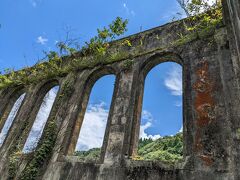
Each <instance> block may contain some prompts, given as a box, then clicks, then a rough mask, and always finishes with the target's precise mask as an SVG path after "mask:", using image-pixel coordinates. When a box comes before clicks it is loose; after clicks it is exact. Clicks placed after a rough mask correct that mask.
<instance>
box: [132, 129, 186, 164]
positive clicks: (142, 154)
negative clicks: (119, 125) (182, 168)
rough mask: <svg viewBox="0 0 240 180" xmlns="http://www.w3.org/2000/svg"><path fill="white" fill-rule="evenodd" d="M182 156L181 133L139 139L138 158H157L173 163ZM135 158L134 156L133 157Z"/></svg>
mask: <svg viewBox="0 0 240 180" xmlns="http://www.w3.org/2000/svg"><path fill="white" fill-rule="evenodd" d="M182 156H183V135H182V133H178V134H176V135H175V136H165V137H162V138H159V139H157V140H155V141H153V140H152V139H140V140H139V145H138V157H136V159H139V160H159V161H162V162H165V163H170V164H172V163H174V162H176V161H178V160H181V159H182ZM134 159H135V158H134Z"/></svg>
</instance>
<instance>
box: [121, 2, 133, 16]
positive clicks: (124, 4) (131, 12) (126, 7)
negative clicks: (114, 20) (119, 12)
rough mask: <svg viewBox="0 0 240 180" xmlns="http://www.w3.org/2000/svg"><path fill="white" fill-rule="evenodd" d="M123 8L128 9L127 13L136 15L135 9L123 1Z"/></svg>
mask: <svg viewBox="0 0 240 180" xmlns="http://www.w3.org/2000/svg"><path fill="white" fill-rule="evenodd" d="M123 8H124V10H125V11H126V13H127V15H132V16H135V15H136V13H135V11H133V10H130V9H129V8H128V6H127V4H126V3H123Z"/></svg>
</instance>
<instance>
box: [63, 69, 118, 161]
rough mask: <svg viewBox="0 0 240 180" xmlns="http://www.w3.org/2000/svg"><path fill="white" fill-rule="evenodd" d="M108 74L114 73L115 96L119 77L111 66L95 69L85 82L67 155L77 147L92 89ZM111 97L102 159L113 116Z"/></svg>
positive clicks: (72, 153)
mask: <svg viewBox="0 0 240 180" xmlns="http://www.w3.org/2000/svg"><path fill="white" fill-rule="evenodd" d="M107 75H114V77H115V79H114V81H115V84H114V87H113V96H114V94H115V91H116V85H117V83H116V82H117V79H118V75H117V71H116V70H115V69H113V68H111V67H107V68H106V67H105V68H99V69H97V70H95V71H93V72H92V73H91V74H90V75H89V76H88V78H87V80H86V82H85V83H84V84H85V85H84V90H83V92H84V94H83V97H82V99H81V103H80V108H79V111H78V117H77V118H76V120H75V125H74V128H73V129H72V131H71V141H69V142H70V143H69V145H68V150H67V152H66V155H69V156H72V155H74V153H75V149H76V145H77V141H78V138H79V134H80V131H81V127H82V124H83V121H84V117H85V115H86V112H87V105H88V104H89V100H90V95H91V94H92V90H93V87H94V86H95V84H96V82H97V81H98V80H100V79H102V78H104V77H106V76H107ZM113 96H112V97H113ZM112 97H111V103H110V108H109V112H108V118H107V125H106V129H105V134H104V138H103V139H104V140H103V144H102V148H101V160H100V161H102V157H103V153H104V151H105V150H104V149H105V148H104V147H105V146H106V145H105V143H106V138H107V136H108V124H109V119H110V116H111V111H112V104H113V98H112Z"/></svg>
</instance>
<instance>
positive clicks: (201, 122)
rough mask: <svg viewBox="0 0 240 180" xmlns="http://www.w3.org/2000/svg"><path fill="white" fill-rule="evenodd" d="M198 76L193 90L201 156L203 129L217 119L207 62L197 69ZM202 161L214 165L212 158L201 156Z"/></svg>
mask: <svg viewBox="0 0 240 180" xmlns="http://www.w3.org/2000/svg"><path fill="white" fill-rule="evenodd" d="M196 76H197V80H196V82H195V84H194V85H193V89H194V90H195V91H196V96H195V100H194V108H195V110H196V114H197V119H196V125H197V129H196V135H195V151H196V152H199V153H200V154H201V153H202V152H201V151H202V150H203V148H204V144H203V143H202V136H203V129H204V127H207V126H208V125H209V124H211V123H212V121H213V120H214V119H215V103H214V99H213V97H212V94H213V88H214V83H213V82H212V80H211V79H210V77H209V66H208V63H207V62H206V61H205V60H204V61H201V62H200V64H199V66H198V67H197V70H196ZM200 159H201V160H202V161H203V162H204V164H205V165H207V166H211V165H212V164H213V159H212V157H210V156H206V155H200Z"/></svg>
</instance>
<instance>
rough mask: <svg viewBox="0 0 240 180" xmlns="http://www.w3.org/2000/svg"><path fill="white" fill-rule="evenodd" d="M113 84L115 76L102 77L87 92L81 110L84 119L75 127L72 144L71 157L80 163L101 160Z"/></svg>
mask: <svg viewBox="0 0 240 180" xmlns="http://www.w3.org/2000/svg"><path fill="white" fill-rule="evenodd" d="M114 82H115V75H104V76H102V77H101V78H100V79H98V80H97V81H96V82H95V83H94V86H93V87H92V89H91V92H89V93H88V92H87V93H88V95H87V97H86V99H85V101H84V102H83V104H85V105H83V109H82V110H81V111H82V113H83V114H84V117H83V118H82V120H80V121H79V123H78V124H77V125H76V127H78V130H77V132H76V134H75V136H77V137H78V138H77V139H76V140H77V141H76V142H73V143H74V145H75V147H74V153H73V154H72V155H74V156H77V157H78V159H79V160H81V161H100V160H101V155H102V153H103V152H104V148H103V146H104V139H105V136H106V128H107V124H108V117H109V112H110V109H111V101H112V96H113V91H114ZM84 107H85V108H84ZM80 114H81V113H80Z"/></svg>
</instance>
